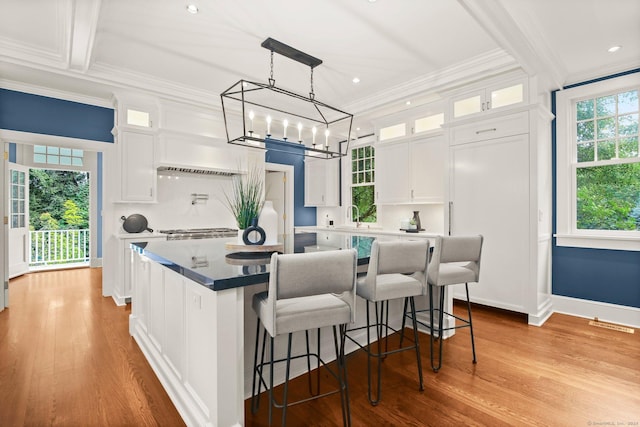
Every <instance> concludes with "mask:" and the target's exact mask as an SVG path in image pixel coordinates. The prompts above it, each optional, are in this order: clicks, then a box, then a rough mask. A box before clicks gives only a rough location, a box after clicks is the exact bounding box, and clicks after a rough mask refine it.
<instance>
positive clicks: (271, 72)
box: [269, 50, 276, 86]
mask: <svg viewBox="0 0 640 427" xmlns="http://www.w3.org/2000/svg"><path fill="white" fill-rule="evenodd" d="M275 82H276V81H275V80H274V79H273V50H272V51H271V69H270V74H269V84H270V85H271V86H273V85H274V84H275Z"/></svg>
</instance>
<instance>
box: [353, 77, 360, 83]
mask: <svg viewBox="0 0 640 427" xmlns="http://www.w3.org/2000/svg"><path fill="white" fill-rule="evenodd" d="M351 81H352V82H354V83H356V84H357V83H360V79H359V78H357V77H354V78H353V80H351Z"/></svg>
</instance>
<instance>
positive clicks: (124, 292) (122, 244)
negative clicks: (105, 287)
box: [113, 232, 167, 305]
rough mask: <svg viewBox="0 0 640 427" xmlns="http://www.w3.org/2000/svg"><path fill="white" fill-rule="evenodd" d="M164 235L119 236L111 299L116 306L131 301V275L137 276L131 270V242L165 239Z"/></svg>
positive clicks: (144, 233)
mask: <svg viewBox="0 0 640 427" xmlns="http://www.w3.org/2000/svg"><path fill="white" fill-rule="evenodd" d="M166 238H167V237H166V236H164V235H152V234H149V233H146V232H143V233H140V234H135V233H134V234H127V235H119V236H118V237H117V240H118V258H117V264H116V271H117V277H116V281H115V286H114V289H113V299H114V301H115V302H116V304H118V305H125V304H126V303H128V302H130V300H131V297H132V295H131V283H132V281H133V275H134V274H137V272H136V271H135V270H133V267H132V265H133V263H132V258H131V256H132V252H131V243H132V242H144V241H147V240H151V239H166Z"/></svg>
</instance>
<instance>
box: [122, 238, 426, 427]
mask: <svg viewBox="0 0 640 427" xmlns="http://www.w3.org/2000/svg"><path fill="white" fill-rule="evenodd" d="M334 236H337V233H331V242H332V243H331V244H327V242H328V241H327V239H326V237H327V236H325V235H324V234H323V233H299V234H296V235H295V236H286V238H285V239H284V248H285V252H288V253H291V252H309V251H317V250H331V249H343V248H346V247H357V249H358V262H359V264H362V265H365V264H367V263H368V258H369V250H370V247H371V242H372V241H373V239H374V238H376V237H373V236H357V235H352V234H348V233H340V238H337V237H334ZM377 238H379V239H385V240H389V239H397V238H398V237H397V236H379V237H377ZM231 240H232V241H234V240H235V239H231ZM228 241H230V239H229V238H215V239H202V240H177V241H159V240H155V241H149V242H144V243H134V244H133V245H132V250H133V260H134V261H133V267H132V273H133V275H132V283H133V294H132V306H131V315H130V324H129V332H130V334H131V335H132V336H133V337H134V339H135V340H136V342H137V343H138V345H139V346H140V348H141V349H142V352H143V353H144V355H145V357H146V358H147V360H148V361H149V363H150V365H151V366H152V368H153V370H154V372H155V373H156V375H157V376H158V378H159V379H160V381H161V383H162V385H163V386H164V388H165V389H166V391H167V393H168V395H169V397H170V398H171V400H172V401H173V403H174V404H175V406H176V408H177V409H178V411H179V412H180V414H181V416H182V418H183V419H184V421H185V423H186V424H187V425H189V426H241V425H244V400H245V398H246V397H247V396H249V395H250V394H251V385H250V381H251V365H252V362H253V358H252V355H253V345H254V339H255V317H254V316H253V313H252V312H251V310H250V308H249V307H250V301H251V295H252V294H253V293H254V292H258V291H261V290H263V289H266V283H267V282H268V277H269V266H268V256H267V257H264V258H263V260H262V261H260V260H258V261H256V260H250V262H247V265H239V264H240V263H239V262H238V260H230V259H228V258H227V257H226V255H227V253H228V252H227V251H226V250H225V243H226V242H228ZM333 243H336V244H337V246H334V245H333ZM245 291H246V293H247V295H245ZM401 304H402V301H397V304H396V306H395V307H394V308H393V311H394V312H397V313H399V312H401V310H402V306H401ZM363 307H364V304H363V303H362V301H359V305H358V307H357V308H356V316H358V317H359V321H358V322H357V323H360V320H361V319H363V318H364V308H363ZM395 317H397V318H398V319H397V321H398V324H399V323H400V321H401V316H395ZM245 323H246V325H245ZM395 326H398V325H395ZM323 337H324V338H327V337H328V338H327V341H326V342H325V341H324V340H323V342H322V344H321V346H322V347H323V348H324V347H325V344H326V347H327V349H329V348H332V347H331V346H332V342H331V340H330V334H324V336H323ZM356 339H357V340H358V341H359V342H361V343H364V342H365V334H364V332H363V333H362V335H361V336H358V337H356ZM294 341H295V339H294ZM277 347H278V342H277V341H276V348H277ZM355 349H356V347H355V345H353V346H352V347H351V348H350V349H349V348H348V349H347V351H348V352H349V351H353V350H355ZM427 351H428V350H427ZM324 353H325V354H327V355H329V354H332V353H331V352H330V351H325V352H324ZM292 369H293V374H292V376H295V375H297V374H299V373H301V372H302V370H303V369H304V368H303V367H302V366H300V367H299V369H298V368H296V367H295V366H294V367H293V368H292ZM296 371H299V372H296ZM275 376H276V377H280V376H281V373H279V372H276V374H275ZM277 379H278V378H276V380H277ZM276 382H277V381H276Z"/></svg>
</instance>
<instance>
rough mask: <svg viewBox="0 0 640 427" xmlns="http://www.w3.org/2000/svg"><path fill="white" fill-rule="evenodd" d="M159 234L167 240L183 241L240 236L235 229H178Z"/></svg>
mask: <svg viewBox="0 0 640 427" xmlns="http://www.w3.org/2000/svg"><path fill="white" fill-rule="evenodd" d="M158 233H161V234H166V235H167V240H183V239H209V238H212V237H232V236H237V235H238V230H237V229H235V228H227V227H215V228H178V229H173V230H158Z"/></svg>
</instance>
